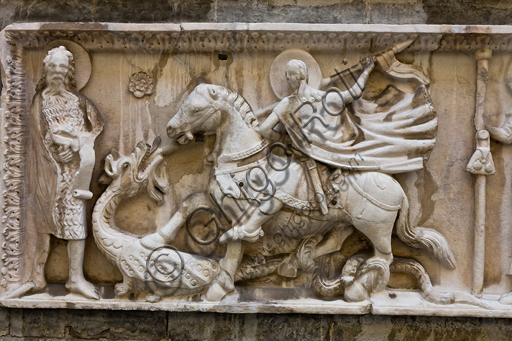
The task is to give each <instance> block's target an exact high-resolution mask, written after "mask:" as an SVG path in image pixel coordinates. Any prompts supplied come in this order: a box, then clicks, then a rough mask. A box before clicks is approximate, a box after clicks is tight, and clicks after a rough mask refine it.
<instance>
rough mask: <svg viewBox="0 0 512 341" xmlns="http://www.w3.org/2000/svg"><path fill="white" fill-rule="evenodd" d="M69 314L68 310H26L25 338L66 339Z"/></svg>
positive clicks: (23, 333) (24, 312)
mask: <svg viewBox="0 0 512 341" xmlns="http://www.w3.org/2000/svg"><path fill="white" fill-rule="evenodd" d="M67 315H68V312H67V311H66V310H51V311H48V310H46V309H24V310H23V320H22V323H23V325H22V329H21V330H22V335H21V336H24V337H47V338H64V336H65V335H66V323H67Z"/></svg>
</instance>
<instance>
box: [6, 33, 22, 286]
mask: <svg viewBox="0 0 512 341" xmlns="http://www.w3.org/2000/svg"><path fill="white" fill-rule="evenodd" d="M6 42H7V44H8V45H9V47H10V51H9V55H8V56H7V58H6V65H5V66H6V69H5V74H6V76H7V79H6V82H5V90H4V91H5V94H6V96H5V97H3V98H4V99H5V105H2V107H3V108H4V109H5V111H4V120H3V122H4V124H5V126H4V128H5V130H4V132H5V135H4V143H5V144H6V147H5V151H4V164H3V181H4V186H5V190H4V191H3V193H2V194H3V199H4V202H3V207H2V209H3V215H2V225H3V229H2V233H3V235H4V242H3V243H2V251H3V254H2V261H3V266H2V270H1V274H2V277H3V279H2V281H1V282H0V283H1V285H2V286H3V287H6V286H7V285H8V284H9V282H17V281H19V280H20V279H21V262H22V254H23V231H24V227H23V224H22V220H23V214H22V206H23V205H22V202H23V190H22V188H23V186H22V184H23V180H24V179H23V177H24V173H25V171H24V170H25V145H26V143H25V141H26V136H25V135H26V134H25V131H26V129H25V125H26V122H25V119H26V110H25V108H26V106H25V104H26V92H25V71H24V68H23V47H21V46H20V45H18V44H17V43H16V41H15V40H12V39H7V40H6Z"/></svg>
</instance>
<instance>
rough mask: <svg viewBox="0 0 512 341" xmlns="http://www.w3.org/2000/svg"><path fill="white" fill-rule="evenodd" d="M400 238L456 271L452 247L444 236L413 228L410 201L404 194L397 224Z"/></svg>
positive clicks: (433, 231)
mask: <svg viewBox="0 0 512 341" xmlns="http://www.w3.org/2000/svg"><path fill="white" fill-rule="evenodd" d="M396 232H397V234H398V237H400V239H401V240H402V241H404V242H405V243H406V244H408V245H410V246H412V247H415V248H426V249H427V250H429V251H430V252H431V253H432V254H433V255H434V257H435V258H436V259H438V260H439V261H440V262H441V264H442V265H443V266H445V267H447V268H449V269H455V268H456V267H457V262H456V260H455V257H454V256H453V253H452V251H451V250H450V245H448V242H447V241H446V239H445V238H444V236H443V235H442V234H441V233H439V232H437V231H436V230H433V229H429V228H424V227H413V226H411V223H410V221H409V200H407V196H406V195H405V193H403V192H402V207H401V209H400V212H399V215H398V220H397V223H396Z"/></svg>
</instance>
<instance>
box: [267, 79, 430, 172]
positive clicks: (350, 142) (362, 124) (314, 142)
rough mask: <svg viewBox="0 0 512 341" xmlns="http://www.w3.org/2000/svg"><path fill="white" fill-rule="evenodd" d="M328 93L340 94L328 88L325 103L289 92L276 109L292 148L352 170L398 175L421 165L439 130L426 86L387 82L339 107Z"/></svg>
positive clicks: (318, 159)
mask: <svg viewBox="0 0 512 341" xmlns="http://www.w3.org/2000/svg"><path fill="white" fill-rule="evenodd" d="M332 96H338V94H337V93H329V94H328V96H326V100H325V101H324V104H323V105H322V102H321V101H317V102H315V103H312V104H307V103H301V102H300V101H299V100H298V98H297V97H296V96H289V97H287V98H285V99H284V100H283V101H281V103H279V104H278V106H277V107H276V108H275V109H274V112H275V113H277V115H278V116H279V118H280V121H281V122H282V123H283V125H284V126H285V128H286V130H287V132H288V134H289V136H290V138H291V139H292V141H293V145H294V147H295V148H297V149H299V150H300V151H301V152H302V153H304V154H306V155H307V156H309V157H311V158H313V159H315V160H317V161H319V162H322V163H325V164H327V165H330V166H333V167H342V168H349V169H352V170H360V171H365V170H368V171H369V170H373V171H380V172H383V173H388V174H396V173H404V172H410V171H415V170H419V169H422V168H423V165H424V163H425V162H426V161H427V160H428V158H429V156H430V153H431V151H432V149H433V147H434V143H435V137H436V133H437V118H436V112H435V110H434V107H433V105H432V101H431V99H430V96H429V94H428V92H427V89H426V88H425V86H420V87H419V88H418V89H417V90H416V91H415V92H413V93H405V92H403V91H401V90H398V89H397V88H395V87H394V86H388V87H387V88H386V89H385V90H384V91H383V92H382V93H381V94H380V95H379V96H378V97H377V98H376V99H374V100H364V99H359V100H357V101H356V102H354V103H351V104H348V105H347V107H346V108H345V110H343V111H342V109H341V108H340V109H337V108H336V106H335V105H333V104H332V103H330V101H329V99H333V97H332ZM338 98H339V97H338ZM337 102H339V100H338V101H337ZM301 105H302V107H301ZM313 106H314V108H315V109H313ZM299 108H300V109H299ZM324 108H327V110H328V111H329V112H330V113H331V114H334V115H335V116H333V115H330V114H328V113H327V112H326V110H325V109H324ZM297 109H299V110H297ZM315 111H316V113H315ZM341 111H342V112H341ZM340 112H341V113H340Z"/></svg>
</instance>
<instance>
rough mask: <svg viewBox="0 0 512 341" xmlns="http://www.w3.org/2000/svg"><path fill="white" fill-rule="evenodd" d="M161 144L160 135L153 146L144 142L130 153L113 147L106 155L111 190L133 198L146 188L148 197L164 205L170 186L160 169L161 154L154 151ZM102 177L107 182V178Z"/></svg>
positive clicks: (106, 168)
mask: <svg viewBox="0 0 512 341" xmlns="http://www.w3.org/2000/svg"><path fill="white" fill-rule="evenodd" d="M159 143H160V137H157V138H156V139H155V141H154V142H153V146H150V145H148V144H146V143H145V142H143V141H141V142H139V143H138V144H137V146H136V147H135V148H134V149H133V151H132V153H131V154H130V155H128V156H124V155H122V154H120V153H119V152H118V151H117V150H115V149H112V151H111V153H110V154H109V155H108V156H107V157H106V158H105V173H106V175H107V176H108V177H110V178H111V183H110V186H109V190H112V191H116V192H117V193H118V194H120V195H123V196H127V197H133V196H134V195H136V194H137V193H138V192H139V191H140V189H141V188H143V187H146V189H147V191H148V193H149V196H150V197H151V198H152V199H153V200H155V201H156V202H157V203H158V204H162V203H163V200H164V194H166V193H167V190H168V189H167V181H166V180H167V178H166V175H165V172H164V173H163V175H162V174H159V173H161V172H159V171H158V169H159V166H160V165H161V164H162V162H163V157H162V155H160V154H158V153H155V150H157V147H158V144H159ZM100 180H102V181H101V182H103V183H106V182H108V180H106V179H105V178H103V179H100Z"/></svg>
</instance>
